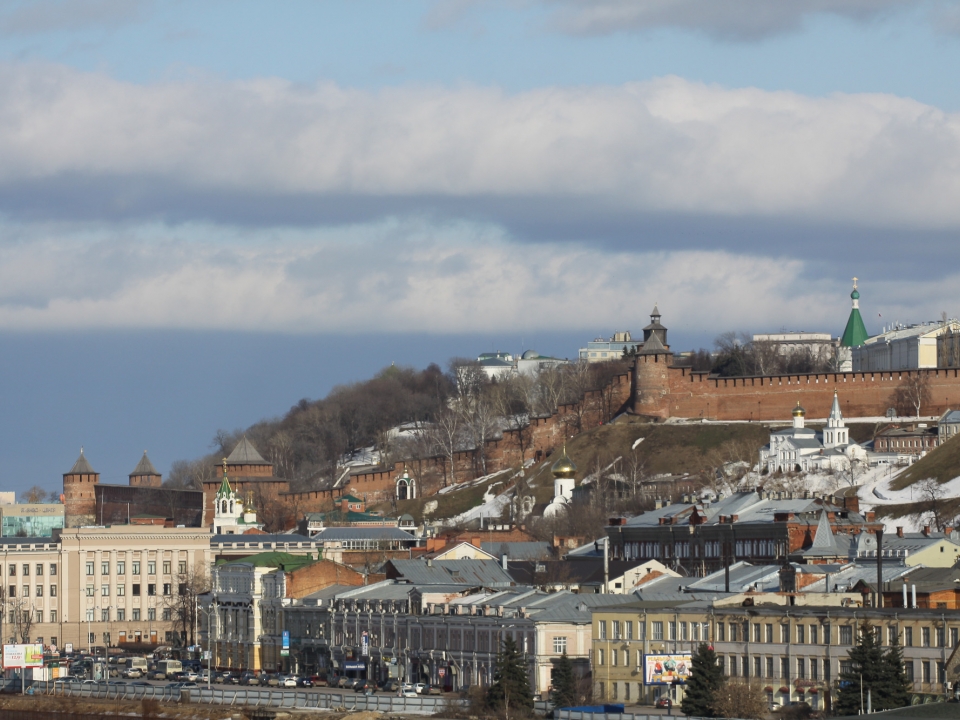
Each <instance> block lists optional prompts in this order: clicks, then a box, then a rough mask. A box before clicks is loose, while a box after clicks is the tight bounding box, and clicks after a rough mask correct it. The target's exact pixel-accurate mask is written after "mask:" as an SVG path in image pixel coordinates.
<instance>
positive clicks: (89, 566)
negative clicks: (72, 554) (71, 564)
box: [87, 562, 93, 577]
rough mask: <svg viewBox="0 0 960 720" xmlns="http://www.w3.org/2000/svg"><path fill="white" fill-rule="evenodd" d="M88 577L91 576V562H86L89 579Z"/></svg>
mask: <svg viewBox="0 0 960 720" xmlns="http://www.w3.org/2000/svg"><path fill="white" fill-rule="evenodd" d="M90 575H93V563H92V562H88V563H87V576H88V577H89V576H90Z"/></svg>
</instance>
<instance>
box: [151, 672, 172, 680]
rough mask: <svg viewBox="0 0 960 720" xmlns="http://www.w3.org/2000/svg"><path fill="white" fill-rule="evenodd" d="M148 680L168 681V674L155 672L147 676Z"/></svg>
mask: <svg viewBox="0 0 960 720" xmlns="http://www.w3.org/2000/svg"><path fill="white" fill-rule="evenodd" d="M147 679H148V680H166V679H167V674H166V673H165V672H163V671H162V670H154V671H153V672H151V673H148V674H147Z"/></svg>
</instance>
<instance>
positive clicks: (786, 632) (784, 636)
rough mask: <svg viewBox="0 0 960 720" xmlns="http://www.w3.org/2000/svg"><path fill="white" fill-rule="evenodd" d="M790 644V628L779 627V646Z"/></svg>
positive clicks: (784, 625)
mask: <svg viewBox="0 0 960 720" xmlns="http://www.w3.org/2000/svg"><path fill="white" fill-rule="evenodd" d="M788 642H790V626H789V625H786V624H783V625H781V626H780V644H781V645H786V644H787V643H788Z"/></svg>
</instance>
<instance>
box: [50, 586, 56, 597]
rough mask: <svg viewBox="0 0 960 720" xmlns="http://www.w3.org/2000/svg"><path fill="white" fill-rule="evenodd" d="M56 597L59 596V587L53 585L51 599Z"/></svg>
mask: <svg viewBox="0 0 960 720" xmlns="http://www.w3.org/2000/svg"><path fill="white" fill-rule="evenodd" d="M56 596H57V586H56V585H51V586H50V597H56Z"/></svg>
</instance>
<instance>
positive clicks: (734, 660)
mask: <svg viewBox="0 0 960 720" xmlns="http://www.w3.org/2000/svg"><path fill="white" fill-rule="evenodd" d="M736 676H737V656H736V655H731V656H730V677H736Z"/></svg>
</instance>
